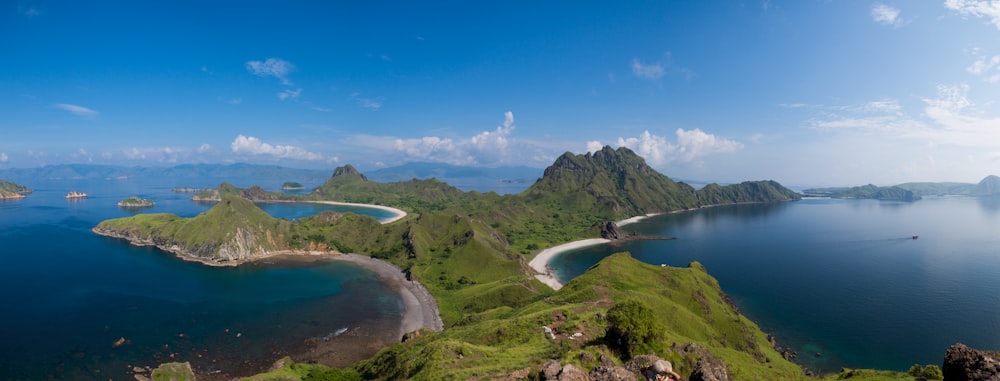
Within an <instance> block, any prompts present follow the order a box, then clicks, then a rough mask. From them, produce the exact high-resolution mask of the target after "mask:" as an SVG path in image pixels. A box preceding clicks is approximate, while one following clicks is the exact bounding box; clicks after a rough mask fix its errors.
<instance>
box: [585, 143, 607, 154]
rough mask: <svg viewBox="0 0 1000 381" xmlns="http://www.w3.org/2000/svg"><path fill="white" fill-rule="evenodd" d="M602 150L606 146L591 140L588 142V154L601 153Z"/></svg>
mask: <svg viewBox="0 0 1000 381" xmlns="http://www.w3.org/2000/svg"><path fill="white" fill-rule="evenodd" d="M602 148H604V145H603V144H601V142H600V141H597V140H591V141H589V142H587V152H589V153H593V152H597V151H600V150H601V149H602Z"/></svg>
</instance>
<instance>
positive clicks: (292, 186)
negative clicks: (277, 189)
mask: <svg viewBox="0 0 1000 381" xmlns="http://www.w3.org/2000/svg"><path fill="white" fill-rule="evenodd" d="M281 189H282V190H286V191H287V190H303V189H306V187H304V186H302V184H299V183H297V182H294V181H287V182H285V183H284V184H281Z"/></svg>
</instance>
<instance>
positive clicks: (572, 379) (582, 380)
mask: <svg viewBox="0 0 1000 381" xmlns="http://www.w3.org/2000/svg"><path fill="white" fill-rule="evenodd" d="M559 381H592V380H591V379H590V376H589V375H587V372H584V371H583V369H580V368H577V367H576V365H573V364H566V366H564V367H563V368H562V371H560V372H559Z"/></svg>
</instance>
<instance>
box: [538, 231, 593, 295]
mask: <svg viewBox="0 0 1000 381" xmlns="http://www.w3.org/2000/svg"><path fill="white" fill-rule="evenodd" d="M607 242H611V240H609V239H605V238H590V239H583V240H579V241H573V242H569V243H564V244H562V245H559V246H554V247H550V248H548V249H545V250H542V252H541V253H538V255H536V256H535V258H533V259H532V260H531V262H529V263H528V266H531V268H532V269H534V270H535V272H538V274H536V275H535V278H536V279H538V280H540V281H541V282H542V283H545V284H547V285H548V286H549V287H552V289H553V290H558V289H560V288H562V287H563V284H562V283H560V282H559V280H558V279H556V277H555V274H554V273H553V272H552V268H551V267H549V261H551V260H552V258H555V256H556V255H559V254H561V253H563V252H566V251H570V250H575V249H579V248H582V247H587V246H594V245H600V244H602V243H607Z"/></svg>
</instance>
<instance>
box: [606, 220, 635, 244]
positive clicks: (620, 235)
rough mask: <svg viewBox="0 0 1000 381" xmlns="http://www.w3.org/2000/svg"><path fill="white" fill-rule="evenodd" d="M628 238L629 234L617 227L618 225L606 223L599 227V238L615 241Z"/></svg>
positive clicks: (611, 222)
mask: <svg viewBox="0 0 1000 381" xmlns="http://www.w3.org/2000/svg"><path fill="white" fill-rule="evenodd" d="M628 236H629V234H628V233H627V232H625V231H624V230H622V228H620V227H618V224H616V223H614V222H613V221H608V222H605V223H604V225H601V238H604V239H610V240H612V241H617V240H620V239H625V238H628Z"/></svg>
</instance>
